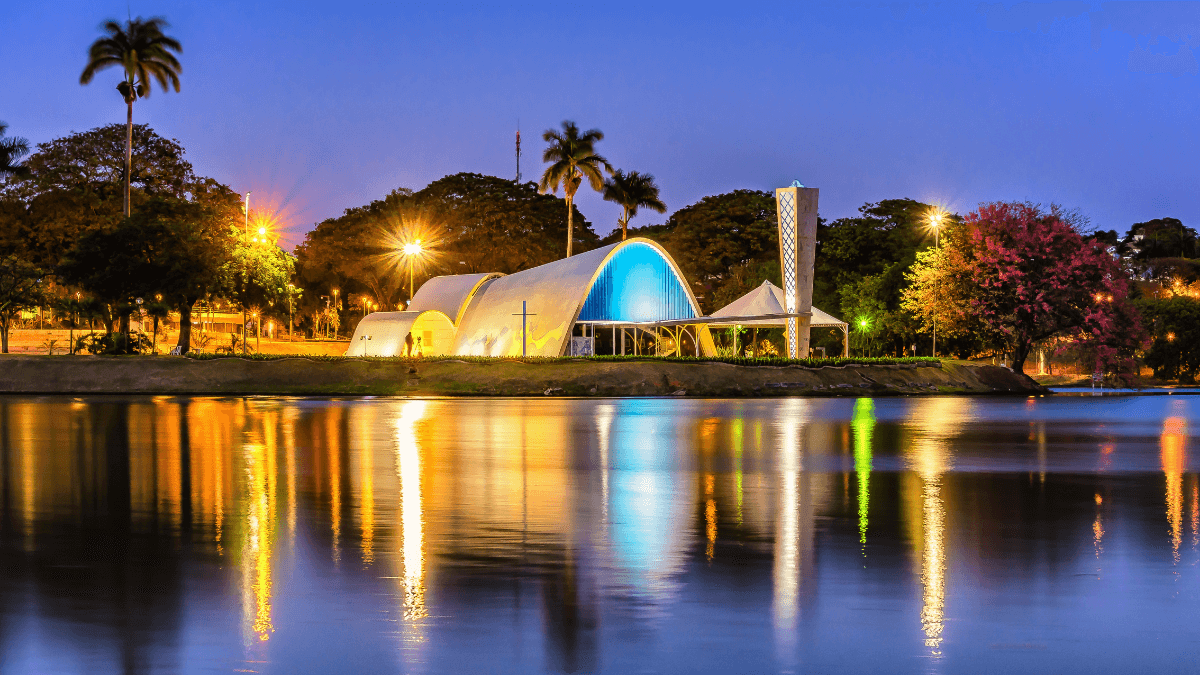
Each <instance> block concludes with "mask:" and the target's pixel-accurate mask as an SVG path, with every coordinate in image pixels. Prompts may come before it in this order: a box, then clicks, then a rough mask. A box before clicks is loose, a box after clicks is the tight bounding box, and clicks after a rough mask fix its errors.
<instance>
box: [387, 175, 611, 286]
mask: <svg viewBox="0 0 1200 675" xmlns="http://www.w3.org/2000/svg"><path fill="white" fill-rule="evenodd" d="M572 210H573V212H574V220H575V251H576V252H581V251H589V250H591V249H593V248H596V246H597V244H598V243H599V240H600V238H599V237H597V236H596V233H595V232H594V231H593V230H592V225H591V223H589V222H588V221H587V220H585V219H584V217H583V215H582V214H581V213H579V210H578V209H577V208H574V207H572ZM410 211H412V212H414V213H415V214H418V215H423V216H424V217H426V218H428V219H429V220H430V221H431V222H432V223H434V224H436V225H440V226H441V227H442V228H444V231H445V235H444V245H443V250H444V251H445V256H444V257H445V267H444V269H446V271H447V272H449V273H452V274H453V273H461V272H464V271H470V272H503V273H505V274H511V273H513V272H518V271H520V270H523V269H529V268H531V267H537V266H538V265H544V264H546V263H548V262H552V261H554V260H558V259H559V258H560V257H561V256H560V255H559V253H558V252H559V250H560V249H561V242H562V240H563V239H564V238H565V237H566V236H567V213H566V205H565V203H564V200H562V199H560V198H559V197H556V196H554V195H550V194H541V193H539V192H538V190H537V186H536V185H535V184H534V183H532V182H529V183H517V182H515V181H511V180H507V179H504V178H496V177H494V176H483V175H480V174H477V173H458V174H454V175H452V176H446V177H445V178H441V179H438V180H436V181H434V182H432V183H430V184H429V185H427V186H426V187H425V188H424V189H422V190H420V191H418V192H416V193H414V194H413V195H412V199H411V207H410ZM460 262H465V263H466V265H460V264H459V263H460ZM456 266H457V268H456ZM460 268H465V269H460Z"/></svg>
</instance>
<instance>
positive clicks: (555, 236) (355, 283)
mask: <svg viewBox="0 0 1200 675" xmlns="http://www.w3.org/2000/svg"><path fill="white" fill-rule="evenodd" d="M564 203H565V202H564V200H563V199H561V198H559V197H555V196H553V195H548V194H541V193H539V192H538V189H537V185H536V184H534V183H517V182H515V181H512V180H508V179H505V178H496V177H494V176H483V175H480V174H474V173H459V174H454V175H451V176H445V177H443V178H440V179H438V180H436V181H434V182H432V183H430V184H429V185H427V186H426V187H425V188H423V189H421V190H419V191H417V192H412V191H411V190H407V189H397V190H393V191H392V192H391V193H389V194H388V195H387V196H386V197H384V198H383V199H379V200H375V201H373V202H371V203H370V204H368V205H366V206H362V207H357V208H352V209H347V210H346V212H345V213H344V214H342V215H341V216H339V217H337V218H330V219H328V220H325V221H323V222H321V223H318V224H317V226H316V227H315V228H313V229H312V230H311V231H310V232H309V233H308V234H306V235H305V238H304V241H303V242H302V243H301V244H300V245H299V246H297V247H296V267H297V270H298V277H299V282H300V283H301V284H302V285H303V286H304V287H305V289H306V291H307V292H306V293H305V294H304V297H305V301H304V306H303V307H301V308H300V310H299V313H300V314H304V315H310V316H311V315H313V310H315V309H318V307H317V305H318V304H320V308H321V309H323V308H324V304H323V302H322V301H321V299H320V298H321V296H322V295H327V294H329V293H330V290H331V289H333V288H338V289H341V292H342V297H343V298H346V299H347V300H349V298H350V297H351V296H352V295H355V296H359V297H360V298H361V296H362V295H368V296H370V297H371V298H372V299H373V301H374V302H375V303H376V304H378V305H379V306H380V307H381V308H384V309H389V310H390V309H394V308H396V307H397V306H399V305H400V303H401V302H402V301H405V300H407V294H406V293H405V289H406V288H407V278H408V269H407V264H406V263H407V261H406V259H405V258H403V257H402V256H399V255H397V249H398V248H399V247H401V246H403V244H404V243H407V241H409V240H410V239H420V240H421V242H422V245H423V246H425V247H426V249H428V254H427V255H425V256H422V258H421V260H420V263H419V264H418V265H417V267H416V270H415V271H416V279H417V280H416V283H417V287H418V288H419V287H420V283H421V279H423V278H428V277H429V276H432V275H434V274H439V273H441V274H465V273H476V272H501V273H504V274H511V273H513V272H518V271H520V270H523V269H528V268H530V267H536V266H538V265H542V264H545V263H548V262H551V261H553V260H556V259H557V258H558V257H559V256H558V255H557V251H559V250H561V249H559V248H558V246H561V243H559V242H561V241H562V237H563V236H565V235H566V231H567V216H566V214H565V213H563V204H564ZM574 217H575V219H576V220H577V222H580V223H581V226H580V227H579V228H577V229H576V236H575V239H576V243H577V244H578V245H579V247H580V248H582V249H584V250H588V249H591V248H594V247H595V246H596V244H597V242H598V241H599V238H598V237H597V236H596V234H595V233H594V232H593V231H592V229H591V225H590V224H589V223H588V222H587V221H586V220H584V219H583V216H582V215H581V214H579V212H578V209H575V210H574Z"/></svg>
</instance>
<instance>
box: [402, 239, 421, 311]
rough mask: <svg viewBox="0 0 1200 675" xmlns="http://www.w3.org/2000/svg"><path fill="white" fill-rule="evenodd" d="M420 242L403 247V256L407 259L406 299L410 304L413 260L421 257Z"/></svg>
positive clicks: (418, 240)
mask: <svg viewBox="0 0 1200 675" xmlns="http://www.w3.org/2000/svg"><path fill="white" fill-rule="evenodd" d="M421 251H422V249H421V240H420V239H417V240H416V241H414V242H412V243H409V244H405V245H404V255H405V257H407V258H408V299H409V302H412V296H413V259H414V258H416V257H417V256H419V255H421Z"/></svg>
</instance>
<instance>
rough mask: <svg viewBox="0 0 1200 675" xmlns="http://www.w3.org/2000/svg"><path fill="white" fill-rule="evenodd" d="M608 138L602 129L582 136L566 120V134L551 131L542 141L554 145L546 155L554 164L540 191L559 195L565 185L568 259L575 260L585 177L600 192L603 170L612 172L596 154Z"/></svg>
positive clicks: (593, 130)
mask: <svg viewBox="0 0 1200 675" xmlns="http://www.w3.org/2000/svg"><path fill="white" fill-rule="evenodd" d="M603 139H604V133H603V132H601V131H600V130H599V129H589V130H587V131H585V132H584V133H583V135H582V136H580V135H579V127H577V126H575V123H574V122H571V121H564V122H563V123H562V132H561V133H560V132H558V131H555V130H554V129H547V130H546V133H544V134H542V140H544V141H546V142H547V143H549V144H550V145H548V146H546V150H545V152H543V153H542V161H543V162H550V166H548V167H546V171H545V173H543V174H542V182H541V183H539V184H538V189H539V190H541V191H542V192H546V191H547V190H549V191H550V192H553V193H555V194H558V186H559V185H562V188H563V196H565V197H566V198H567V257H568V258H570V257H571V244H572V242H573V241H574V239H575V218H574V216H575V213H574V211H575V208H574V205H575V191H576V190H578V189H579V186H580V184H581V183H582V182H583V179H584V178H587V179H588V184H589V185H591V186H592V189H593V190H596V191H597V192H599V191H600V190H602V189H603V188H604V176H603V175H602V174H601V173H600V169H602V168H603V169H604V170H605V171H608V172H609V173H612V170H613V169H612V165H610V164H609V163H608V160H607V159H604V158H603V157H601V156H600V155H597V154H596V141H600V140H603Z"/></svg>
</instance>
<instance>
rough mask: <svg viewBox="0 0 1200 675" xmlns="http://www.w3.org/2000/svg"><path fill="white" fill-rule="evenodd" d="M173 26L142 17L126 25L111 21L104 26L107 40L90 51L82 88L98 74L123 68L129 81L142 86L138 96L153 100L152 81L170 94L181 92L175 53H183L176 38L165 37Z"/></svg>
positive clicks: (156, 18)
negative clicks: (168, 90)
mask: <svg viewBox="0 0 1200 675" xmlns="http://www.w3.org/2000/svg"><path fill="white" fill-rule="evenodd" d="M169 25H170V24H169V23H167V21H166V20H165V19H163V18H162V17H151V18H149V19H143V18H141V17H138V18H136V19H131V20H130V21H127V22H126V23H125V24H124V25H121V24H120V23H118V22H116V21H113V20H109V21H105V22H104V23H103V24H101V26H100V29H101V30H102V31H103V32H104V33H106V35H105V36H103V37H100V38H97V39H96V41H95V42H93V43H92V45H91V47H90V48H89V49H88V63H87V65H86V66H85V67H84V69H83V72H82V73H81V74H80V76H79V83H80V84H88V83H90V82H91V81H92V79H93V77H94V76H95V74H96V73H97V72H99V71H101V70H105V69H107V68H111V67H114V66H121V68H122V69H123V70H124V71H125V79H126V81H128V82H130V83H134V82H136V83H138V84H140V85H141V89H142V91H140V92H136V91H135V94H136V95H137V96H139V97H140V96H149V95H150V91H151V86H150V79H151V78H153V79H154V80H156V81H157V82H158V84H159V86H161V87H162V88H163V90H164V91H166V90H167V89H168V88H173V89H175V91H179V73H180V72H181V71H182V67H181V66H180V64H179V60H178V59H176V58H175V55H174V54H172V53H171V52H178V53H182V52H183V47H182V45H180V44H179V41H178V40H176V39H175V38H172V37H168V36H166V35H164V34H163V29H165V28H167V27H168V26H169Z"/></svg>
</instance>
